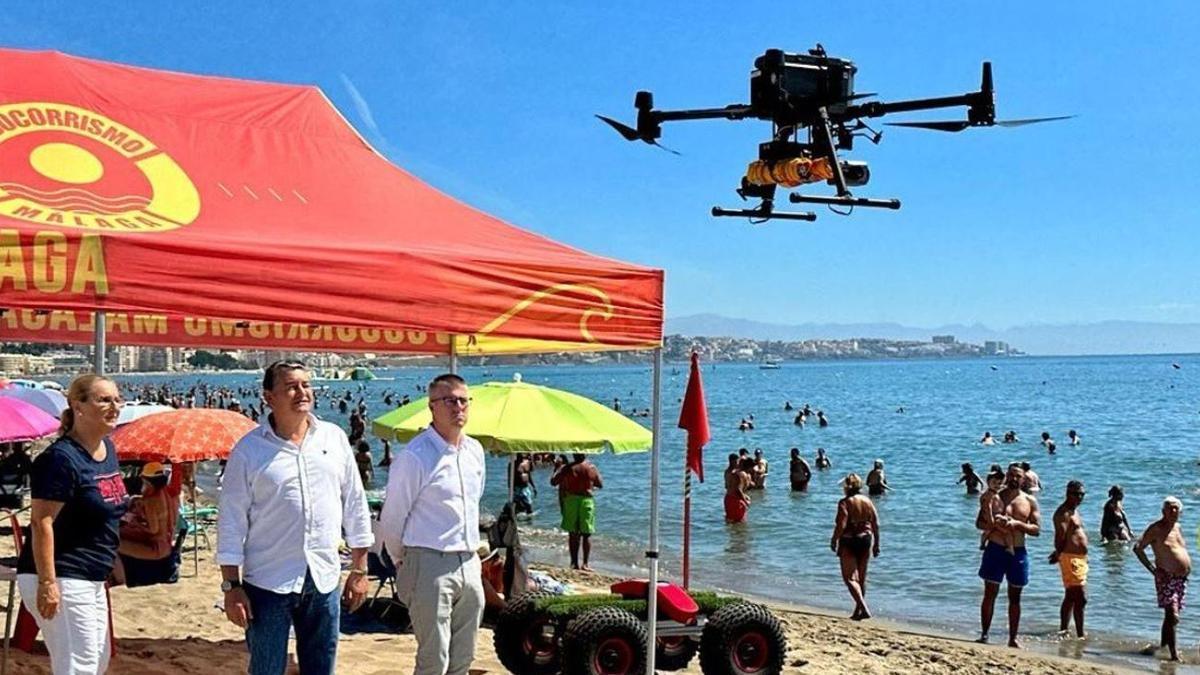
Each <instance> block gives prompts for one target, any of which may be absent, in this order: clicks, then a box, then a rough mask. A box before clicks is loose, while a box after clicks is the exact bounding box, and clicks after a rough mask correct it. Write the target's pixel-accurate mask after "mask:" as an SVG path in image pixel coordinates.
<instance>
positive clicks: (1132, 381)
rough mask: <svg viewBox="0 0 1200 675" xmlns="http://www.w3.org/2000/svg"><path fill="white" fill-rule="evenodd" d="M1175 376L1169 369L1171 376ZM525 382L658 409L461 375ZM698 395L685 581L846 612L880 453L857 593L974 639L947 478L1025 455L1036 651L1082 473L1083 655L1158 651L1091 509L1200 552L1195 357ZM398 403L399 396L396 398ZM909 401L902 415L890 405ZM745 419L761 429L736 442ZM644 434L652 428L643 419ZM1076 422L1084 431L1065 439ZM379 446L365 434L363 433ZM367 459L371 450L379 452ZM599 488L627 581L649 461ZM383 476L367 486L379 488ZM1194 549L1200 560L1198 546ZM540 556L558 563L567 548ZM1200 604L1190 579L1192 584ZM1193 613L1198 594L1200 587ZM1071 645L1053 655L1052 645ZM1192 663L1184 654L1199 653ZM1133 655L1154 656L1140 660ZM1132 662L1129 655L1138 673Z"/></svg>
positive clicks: (671, 523) (725, 387)
mask: <svg viewBox="0 0 1200 675" xmlns="http://www.w3.org/2000/svg"><path fill="white" fill-rule="evenodd" d="M1175 365H1178V366H1179V367H1178V368H1176V367H1175ZM518 370H519V371H520V372H521V373H522V375H523V377H524V379H525V380H526V381H528V382H533V383H537V384H545V385H549V386H554V387H559V388H562V389H567V390H570V391H574V392H577V393H580V394H583V395H586V396H589V397H592V398H594V399H596V400H598V401H602V402H606V403H611V401H612V400H613V398H620V400H621V404H622V408H623V409H624V410H626V411H630V410H633V409H635V408H647V407H649V405H650V385H651V377H650V369H649V367H646V366H604V367H561V366H560V367H525V368H510V367H486V368H479V367H471V368H465V369H464V370H463V375H464V376H465V377H467V378H468V381H470V382H481V381H486V380H509V379H511V377H512V374H513V373H514V372H516V371H518ZM434 372H435V371H434V370H431V369H399V370H390V371H389V370H383V371H378V374H380V375H381V376H385V377H391V378H395V379H394V380H390V381H374V382H370V383H367V384H365V385H364V388H363V389H362V390H361V392H360V390H359V386H358V385H357V384H355V385H348V384H343V383H336V382H335V383H325V384H328V385H329V387H330V389H329V391H327V392H325V398H324V399H323V400H322V403H321V406H320V409H319V410H318V413H319V414H321V415H322V417H325V418H326V419H337V420H338V421H341V422H342V424H343V426H345V419H344V416H342V415H336V414H331V413H332V412H333V411H331V410H330V404H329V396H330V395H332V394H336V393H341V392H343V391H346V390H353V391H354V392H355V397H356V398H357V397H358V396H359V395H360V394H361V395H363V396H365V398H366V401H367V403H368V405H369V414H370V416H372V417H374V416H378V415H379V414H382V413H383V412H385V406H384V405H383V402H382V396H383V393H384V392H385V391H393V392H400V393H411V394H413V395H414V396H419V395H420V393H419V391H418V387H420V386H421V385H422V384H423V383H424V382H425V381H426V380H427V379H428V378H429V377H430V376H431V375H432V374H433V373H434ZM703 375H704V385H705V393H706V395H707V399H708V404H709V420H710V424H711V426H712V430H713V438H712V442H711V443H710V444H709V446H708V449H707V454H706V457H705V467H706V471H707V474H708V482H706V483H704V484H699V483H694V488H693V507H692V514H693V534H692V541H693V548H692V565H693V584H694V585H697V586H711V587H719V588H722V589H727V590H733V591H741V592H745V593H750V594H754V595H757V596H764V597H767V598H772V599H778V600H782V601H788V602H796V603H803V604H808V605H815V606H819V607H827V608H832V609H840V610H844V611H845V612H846V613H847V614H849V611H850V609H851V607H852V605H851V602H850V600H849V597H848V595H847V593H846V591H845V589H844V587H843V585H842V583H841V579H840V576H839V574H838V568H837V561H836V558H835V557H834V555H833V554H832V553H831V552H830V550H829V546H828V542H829V536H830V532H831V528H832V525H833V517H834V510H835V504H836V502H837V499H838V498H839V497H840V495H841V492H840V488H839V485H838V481H839V480H840V478H841V477H842V476H844V475H845V474H846V473H847V472H849V471H855V472H858V473H859V474H860V475H864V476H865V474H866V472H867V471H868V470H869V469H870V467H871V462H872V461H873V460H874V459H876V458H879V459H883V460H884V462H885V468H886V470H887V476H888V481H889V483H890V484H891V485H892V487H893V488H894V492H892V493H891V494H889V495H887V496H885V497H882V498H878V499H877V500H876V505H877V507H878V509H879V513H880V520H881V529H882V537H881V540H882V545H883V546H882V548H883V553H882V555H881V556H880V557H879V558H878V559H877V560H875V561H874V562H873V563H872V566H871V572H870V579H869V580H870V586H869V593H868V600H869V603H870V605H871V608H872V610H873V611H874V612H875V613H876V614H878V615H881V616H884V617H891V618H895V619H899V620H904V621H916V622H919V623H924V624H928V625H932V626H935V627H937V628H940V629H942V630H946V631H950V632H953V633H959V634H963V635H968V634H974V633H975V632H976V631H977V630H978V612H979V609H978V606H979V603H978V600H979V597H980V594H981V582H980V580H979V578H978V577H977V576H976V572H977V569H978V565H979V551H978V548H977V545H978V541H979V538H978V533H977V532H976V530H975V529H974V527H973V521H974V517H975V512H976V508H977V502H976V498H974V497H967V496H966V495H965V491H964V490H963V488H962V487H961V486H958V485H956V484H955V481H956V480H957V478H958V477H959V475H960V471H959V466H960V465H961V464H962V463H963V462H972V463H973V464H974V466H975V467H976V470H977V471H979V472H980V473H982V472H983V471H984V470H986V468H987V467H988V466H989V465H990V464H992V463H1000V464H1002V465H1007V464H1008V463H1009V462H1011V461H1022V460H1026V461H1029V462H1030V463H1031V464H1032V465H1033V468H1034V469H1035V470H1036V471H1037V472H1038V473H1039V474H1040V476H1041V480H1042V484H1043V486H1044V491H1043V492H1042V493H1041V494H1040V495H1039V502H1040V503H1041V508H1042V513H1043V520H1044V528H1045V534H1044V535H1043V536H1042V537H1040V538H1038V539H1032V540H1031V541H1030V544H1029V548H1030V559H1031V561H1033V572H1032V580H1031V582H1030V585H1029V587H1028V588H1027V589H1026V591H1025V595H1024V598H1025V600H1024V603H1023V604H1024V619H1023V622H1022V628H1023V633H1028V634H1029V635H1028V637H1027V639H1028V640H1030V641H1035V642H1037V641H1045V642H1051V641H1052V637H1051V636H1052V634H1053V633H1054V632H1055V631H1056V630H1057V628H1058V604H1059V602H1060V600H1061V597H1062V596H1061V594H1062V586H1061V583H1060V580H1059V574H1058V570H1057V568H1056V567H1052V566H1050V565H1049V564H1047V563H1046V562H1045V560H1046V556H1047V555H1048V554H1049V553H1050V551H1051V549H1052V546H1053V537H1052V528H1051V527H1050V525H1049V521H1050V517H1051V515H1052V513H1053V511H1054V509H1055V507H1056V506H1057V504H1058V503H1059V502H1060V501H1061V497H1062V494H1063V490H1064V487H1065V484H1066V482H1067V481H1068V480H1071V479H1078V480H1082V481H1083V482H1084V484H1085V486H1086V488H1087V492H1088V496H1087V498H1086V500H1085V502H1084V507H1083V509H1084V510H1083V513H1084V519H1085V523H1086V525H1087V527H1088V530H1089V532H1090V533H1091V535H1092V551H1091V576H1090V579H1089V584H1088V593H1089V597H1090V603H1089V604H1088V607H1087V621H1088V629H1089V633H1092V634H1093V637H1094V638H1097V639H1096V640H1094V641H1093V642H1092V643H1091V644H1090V645H1089V646H1088V647H1087V649H1086V651H1088V652H1096V653H1102V654H1104V655H1107V656H1118V657H1121V656H1123V655H1132V654H1133V653H1134V652H1136V648H1137V647H1138V646H1141V645H1144V644H1145V643H1146V642H1147V641H1151V640H1156V639H1157V636H1158V629H1159V624H1160V621H1161V617H1162V614H1161V610H1159V609H1158V608H1157V607H1156V606H1155V599H1154V588H1153V580H1152V578H1151V576H1150V574H1149V573H1148V572H1146V570H1145V569H1144V568H1142V567H1141V565H1140V564H1139V563H1138V561H1137V559H1136V558H1135V557H1134V555H1133V553H1132V551H1131V550H1129V549H1128V548H1127V547H1125V548H1122V547H1104V546H1101V545H1100V544H1099V536H1098V529H1099V523H1100V514H1101V509H1102V506H1103V503H1104V499H1105V493H1106V492H1107V490H1108V487H1109V486H1110V485H1112V484H1114V483H1119V484H1121V485H1122V486H1124V488H1125V494H1126V498H1125V509H1126V511H1127V513H1128V516H1129V520H1130V523H1131V524H1132V525H1133V528H1134V530H1135V531H1136V532H1140V531H1141V530H1142V529H1144V528H1145V527H1146V525H1148V524H1149V523H1150V522H1151V521H1152V520H1153V519H1155V518H1156V517H1157V516H1158V514H1159V510H1160V505H1161V502H1162V499H1163V498H1164V497H1165V496H1167V495H1176V496H1178V497H1179V498H1180V499H1182V500H1183V503H1184V511H1183V519H1182V520H1183V527H1184V530H1185V533H1186V535H1187V539H1188V541H1189V545H1191V546H1195V544H1196V539H1195V537H1196V530H1197V525H1198V524H1200V482H1198V481H1197V468H1198V467H1197V459H1200V356H1195V355H1186V356H1136V357H1126V356H1120V357H1086V358H1084V357H1081V358H1021V359H994V360H988V359H979V360H956V361H894V362H821V363H789V364H784V365H783V367H782V368H780V369H778V370H763V369H759V368H758V367H757V366H756V365H752V364H751V365H728V364H718V365H715V366H714V365H706V366H705V367H704V372H703ZM198 379H199V376H193V375H189V376H183V377H179V376H133V377H129V378H127V379H126V380H125V381H126V382H128V383H129V384H135V383H139V382H145V381H152V382H157V381H164V380H166V381H171V382H172V383H173V384H175V385H177V386H189V385H190V384H192V383H194V382H196V381H197V380H198ZM203 379H205V380H207V381H209V382H210V383H219V384H223V385H228V386H253V384H254V382H255V379H256V378H255V377H254V376H251V375H234V374H225V375H212V376H205V377H204V378H203ZM686 380H687V367H686V366H685V365H683V364H678V365H672V364H668V365H667V366H666V367H665V370H664V396H663V401H664V412H663V418H664V429H665V436H664V444H663V451H664V452H663V460H662V493H661V494H662V499H663V502H662V505H663V506H662V518H661V527H662V548H663V551H664V560H665V565H666V570H667V573H668V575H669V576H671V577H675V578H678V577H677V575H678V570H679V566H680V565H679V561H680V548H681V531H682V492H683V490H682V479H683V450H682V448H683V439H684V436H683V432H681V431H680V430H678V429H676V428H675V422H676V420H677V419H678V412H679V401H680V399H681V397H682V395H683V389H684V385H685V383H686ZM397 400H398V397H397ZM785 401H791V402H792V404H793V405H795V406H797V407H800V406H802V405H803V404H805V403H808V404H810V405H811V406H812V408H813V409H814V410H816V409H820V410H823V411H825V413H826V415H827V416H828V418H829V419H830V426H829V427H827V428H824V429H821V428H817V426H816V425H815V424H809V425H808V426H807V427H806V428H803V429H801V428H798V427H796V426H794V425H793V423H792V417H793V413H788V412H785V411H784V403H785ZM900 408H903V412H898V409H900ZM750 414H753V415H754V419H755V423H756V428H755V429H754V430H753V431H749V432H739V431H738V428H737V427H738V421H739V420H740V419H741V418H742V417H744V416H747V415H750ZM641 421H643V422H644V423H645V424H646V425H647V426H649V423H650V421H649V419H643V420H641ZM1009 429H1013V430H1015V431H1016V432H1017V434H1018V436H1019V437H1020V438H1021V442H1020V443H1019V444H1016V445H1002V444H997V445H994V446H982V445H980V444H979V442H978V441H979V438H980V437H981V436H982V435H983V432H985V431H990V432H991V433H992V435H993V436H996V437H997V438H999V437H1001V436H1003V433H1004V432H1005V431H1007V430H1009ZM1068 429H1075V430H1076V431H1078V433H1079V434H1080V436H1081V437H1082V438H1083V444H1082V445H1081V446H1079V447H1070V446H1068V445H1067V444H1066V436H1067V430H1068ZM1042 431H1048V432H1049V433H1050V434H1051V435H1052V436H1053V437H1054V438H1055V439H1056V441H1057V442H1058V453H1057V454H1056V455H1053V456H1048V455H1047V453H1046V451H1045V450H1044V449H1043V448H1042V447H1041V446H1040V445H1039V444H1038V442H1037V440H1038V438H1039V436H1040V434H1041V432H1042ZM372 440H373V439H372ZM374 446H375V447H374V450H375V452H376V454H377V455H378V453H379V447H378V443H377V442H376V443H374ZM793 446H794V447H798V448H800V449H801V450H802V452H803V454H804V456H805V457H807V458H808V459H809V461H810V462H811V461H812V457H813V455H814V454H815V450H816V448H817V447H824V448H825V449H826V450H827V452H828V453H829V455H830V456H831V457H832V460H833V469H832V470H830V471H825V472H816V474H815V476H814V480H813V482H812V484H811V485H810V491H809V493H807V494H793V493H791V492H790V491H789V490H788V485H787V464H788V461H787V457H788V451H789V449H790V448H791V447H793ZM739 447H747V448H749V449H751V450H753V449H755V448H762V450H763V451H764V453H765V455H766V457H767V459H768V460H769V461H770V462H771V469H772V475H771V476H770V478H769V479H768V482H767V489H766V490H765V491H764V492H762V493H755V495H754V496H753V500H754V503H753V504H752V506H751V508H750V515H749V520H748V523H746V524H745V525H740V526H728V525H726V524H725V523H724V520H723V515H722V505H721V497H722V494H723V490H722V485H721V471H722V469H723V468H724V466H725V461H726V460H725V457H726V456H727V454H728V453H729V452H732V451H736V450H737V449H738V448H739ZM596 464H597V465H598V466H599V468H600V470H601V472H602V473H603V475H604V478H605V487H604V489H603V490H602V491H601V492H600V493H599V498H598V511H599V513H598V535H597V536H596V537H595V539H594V542H595V543H594V554H593V557H594V560H593V562H594V564H596V565H597V566H599V567H602V568H606V569H608V570H610V571H616V572H619V573H634V571H635V570H634V567H635V566H636V565H639V564H640V563H641V560H642V551H643V550H644V546H645V540H646V535H647V530H648V505H649V499H648V476H649V466H650V463H649V455H648V454H636V455H623V456H619V457H618V456H603V457H599V458H598V459H597V460H596ZM505 466H506V463H505V460H504V459H502V458H493V459H491V460H489V483H488V486H487V493H486V498H485V502H486V504H485V506H486V507H487V508H488V509H490V510H496V509H498V507H499V506H500V505H501V504H502V503H503V501H504V498H505V494H506V487H505V483H504V479H503V475H504V470H505ZM547 477H548V470H546V469H539V470H538V472H537V474H536V476H535V481H536V482H537V483H538V485H539V486H541V488H542V492H541V496H540V497H539V499H538V500H537V508H538V509H539V511H538V513H537V514H536V516H535V518H534V519H533V521H532V523H531V528H528V529H529V533H528V534H527V535H526V539H527V541H529V542H532V543H533V544H535V545H539V546H542V547H556V545H557V542H558V541H559V540H560V539H561V537H560V536H559V535H558V534H557V533H555V532H554V528H555V526H556V524H557V518H558V513H557V503H556V498H555V496H554V492H553V490H552V489H551V488H550V487H549V485H548V484H547ZM385 480H386V478H384V477H382V476H380V477H378V478H377V479H376V488H381V487H382V486H383V484H384V481H385ZM1196 553H1197V552H1196V551H1193V554H1194V555H1195V554H1196ZM541 555H542V556H543V557H547V558H548V559H552V560H554V561H556V562H561V561H562V560H563V558H562V557H561V551H560V550H545V551H543V552H542V553H541ZM1193 591H1194V592H1195V593H1200V587H1197V588H1196V589H1193ZM1196 601H1197V602H1200V596H1197V600H1196ZM1006 630H1007V629H1006V624H1005V613H1004V599H1003V597H1002V598H1001V599H1000V600H999V604H998V607H997V612H996V619H995V624H994V626H993V629H992V633H993V636H994V638H995V637H996V636H1003V635H1004V634H1005V633H1006ZM1180 638H1181V647H1182V646H1183V645H1186V646H1187V647H1188V649H1194V648H1195V646H1196V644H1197V642H1198V641H1200V608H1196V609H1192V608H1189V609H1188V610H1186V611H1185V612H1184V615H1183V622H1182V624H1181V626H1180ZM1064 649H1065V648H1064ZM1193 653H1194V652H1193ZM1131 658H1132V659H1133V661H1132V663H1137V664H1139V665H1143V666H1145V665H1149V664H1150V661H1149V660H1148V659H1144V658H1141V657H1131ZM1139 662H1140V663H1139Z"/></svg>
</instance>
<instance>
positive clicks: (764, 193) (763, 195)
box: [712, 177, 817, 223]
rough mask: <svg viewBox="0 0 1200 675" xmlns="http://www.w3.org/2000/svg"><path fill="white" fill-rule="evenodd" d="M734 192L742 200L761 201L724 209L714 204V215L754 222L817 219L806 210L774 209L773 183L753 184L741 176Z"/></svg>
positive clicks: (810, 220) (815, 215)
mask: <svg viewBox="0 0 1200 675" xmlns="http://www.w3.org/2000/svg"><path fill="white" fill-rule="evenodd" d="M735 192H737V195H738V196H739V197H741V198H742V199H743V200H746V199H759V200H761V201H760V202H759V203H758V206H756V207H754V208H752V209H725V208H721V207H720V206H714V207H713V208H712V214H713V216H714V217H718V216H732V217H734V218H749V219H750V221H751V222H754V223H763V222H766V221H768V220H771V219H778V220H807V221H809V222H812V221H814V220H816V219H817V214H815V213H810V212H808V211H776V210H775V186H774V185H755V184H754V183H751V182H750V181H749V180H748V179H746V178H745V177H743V178H742V186H741V187H740V188H738V189H737V190H735Z"/></svg>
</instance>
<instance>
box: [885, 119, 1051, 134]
mask: <svg viewBox="0 0 1200 675" xmlns="http://www.w3.org/2000/svg"><path fill="white" fill-rule="evenodd" d="M1072 117H1075V116H1074V115H1060V116H1058V117H1030V118H1028V119H1022V120H998V121H996V122H993V123H992V124H995V125H996V126H1000V127H1023V126H1025V125H1027V124H1038V123H1041V122H1055V121H1058V120H1069V119H1071V118H1072ZM884 124H885V125H886V126H889V127H910V128H913V129H932V130H934V131H950V132H957V131H962V130H963V129H966V128H967V127H971V126H988V127H990V126H992V124H974V125H973V124H971V122H969V121H967V120H955V121H948V122H884Z"/></svg>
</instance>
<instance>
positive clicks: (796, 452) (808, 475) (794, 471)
mask: <svg viewBox="0 0 1200 675" xmlns="http://www.w3.org/2000/svg"><path fill="white" fill-rule="evenodd" d="M788 469H789V471H788V477H789V478H790V479H791V482H792V491H793V492H807V491H808V482H809V481H810V480H811V479H812V469H811V468H809V466H808V462H807V461H805V459H804V458H803V457H801V456H800V448H792V458H791V465H790V466H789V467H788Z"/></svg>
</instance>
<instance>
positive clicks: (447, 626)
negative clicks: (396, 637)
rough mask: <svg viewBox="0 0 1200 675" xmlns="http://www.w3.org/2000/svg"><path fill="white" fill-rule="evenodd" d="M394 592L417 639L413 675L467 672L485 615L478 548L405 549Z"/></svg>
mask: <svg viewBox="0 0 1200 675" xmlns="http://www.w3.org/2000/svg"><path fill="white" fill-rule="evenodd" d="M403 560H404V562H403V564H402V565H401V566H400V569H399V570H398V572H397V575H396V595H397V596H398V597H399V598H400V602H403V603H404V604H405V606H407V607H408V614H409V617H410V618H411V619H412V627H413V634H414V635H416V638H417V665H416V668H414V669H413V675H467V670H468V669H469V668H470V667H471V662H472V661H473V660H474V659H475V634H476V633H477V632H478V631H479V621H480V619H481V618H482V617H483V604H484V599H483V579H482V576H481V574H480V563H479V557H478V556H476V555H475V552H474V551H469V552H462V553H443V552H441V551H434V550H433V549H428V548H416V547H409V548H406V549H404V556H403Z"/></svg>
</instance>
